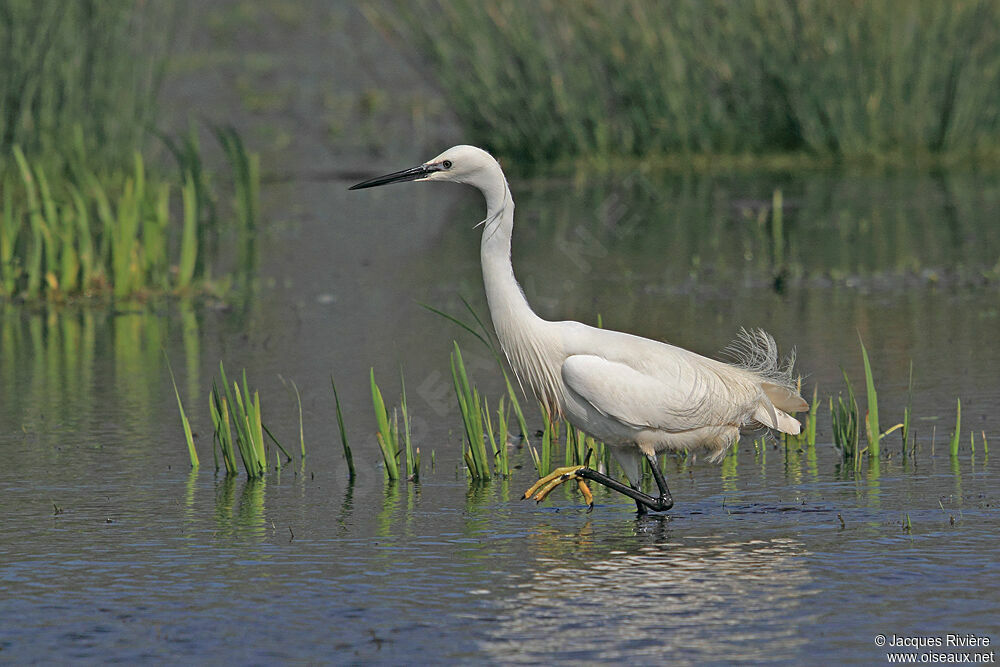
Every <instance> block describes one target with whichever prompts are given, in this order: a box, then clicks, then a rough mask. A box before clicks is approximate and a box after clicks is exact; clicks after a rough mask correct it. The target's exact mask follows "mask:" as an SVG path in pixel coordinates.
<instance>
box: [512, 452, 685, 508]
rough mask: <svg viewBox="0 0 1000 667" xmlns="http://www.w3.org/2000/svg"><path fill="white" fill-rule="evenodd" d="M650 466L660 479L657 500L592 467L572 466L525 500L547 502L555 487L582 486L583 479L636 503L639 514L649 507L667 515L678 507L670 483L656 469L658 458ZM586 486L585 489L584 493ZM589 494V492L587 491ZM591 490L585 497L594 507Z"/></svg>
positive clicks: (541, 482) (558, 471) (651, 459)
mask: <svg viewBox="0 0 1000 667" xmlns="http://www.w3.org/2000/svg"><path fill="white" fill-rule="evenodd" d="M646 458H647V460H649V463H650V466H651V467H652V468H653V478H654V479H655V480H656V486H657V487H659V490H660V496H659V497H658V498H654V497H653V496H651V495H649V494H646V493H643V492H642V491H640V490H639V489H636V488H634V487H632V486H629V485H627V484H624V483H622V482H619V481H618V480H617V479H615V478H614V477H608V476H607V475H605V474H604V473H600V472H597V471H596V470H593V469H592V468H587V467H585V466H568V467H565V468H557V469H556V470H554V471H553V472H552V473H551V474H549V475H546V476H545V477H543V478H542V479H540V480H538V481H537V482H535V484H534V486H532V487H531V488H530V489H528V490H527V491H525V493H524V497H525V499H527V498H531V497H532V494H534V497H535V501H536V502H541V501H542V500H545V497H546V496H548V495H549V493H551V492H552V490H553V489H554V488H556V487H557V486H559V485H560V484H563V483H564V482H568V481H569V480H571V479H575V480H577V482H578V483H580V482H581V481H582V480H590V481H592V482H597V483H598V484H602V485H604V486H606V487H608V488H609V489H612V490H614V491H617V492H618V493H621V494H623V495H626V496H628V497H629V498H631V499H632V500H634V501H635V504H636V507H637V508H638V511H639V514H645V513H646V508H649V509H651V510H653V511H654V512H665V511H666V510H668V509H670V508H671V507H673V506H674V500H673V498H671V496H670V490H669V489H668V488H667V481H666V480H665V479H664V478H663V473H661V472H660V469H659V468H658V467H657V466H656V457H653V456H648V457H646ZM584 488H585V487H581V489H580V490H581V491H583V489H584ZM587 491H589V489H588V490H587ZM587 491H583V493H584V497H586V498H587V501H588V504H589V505H590V506H591V507H593V502H594V501H593V496H589V494H588V492H587Z"/></svg>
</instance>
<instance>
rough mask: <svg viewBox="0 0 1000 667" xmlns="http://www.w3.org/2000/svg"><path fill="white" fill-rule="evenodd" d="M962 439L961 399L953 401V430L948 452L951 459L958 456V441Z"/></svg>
mask: <svg viewBox="0 0 1000 667" xmlns="http://www.w3.org/2000/svg"><path fill="white" fill-rule="evenodd" d="M961 437H962V399H960V398H958V399H955V430H954V431H952V433H951V440H950V441H949V446H948V451H949V453H950V454H951V456H952V457H956V456H958V440H959V438H961Z"/></svg>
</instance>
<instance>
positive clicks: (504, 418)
mask: <svg viewBox="0 0 1000 667" xmlns="http://www.w3.org/2000/svg"><path fill="white" fill-rule="evenodd" d="M509 416H510V415H509V413H508V409H507V407H506V405H505V403H504V399H503V397H500V400H499V401H498V402H497V415H496V420H497V425H496V429H494V427H493V417H492V416H491V415H490V408H489V404H488V401H487V400H486V399H483V424H484V425H485V426H486V435H487V436H488V437H489V440H490V448H491V449H492V450H493V468H494V470H496V474H497V475H499V476H500V477H503V478H504V479H508V478H509V477H510V453H509V452H508V451H507V438H508V433H509V426H508V418H509Z"/></svg>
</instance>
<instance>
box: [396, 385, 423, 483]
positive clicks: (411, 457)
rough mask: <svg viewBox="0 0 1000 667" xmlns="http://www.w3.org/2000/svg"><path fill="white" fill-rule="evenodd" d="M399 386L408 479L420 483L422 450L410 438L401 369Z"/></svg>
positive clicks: (408, 416)
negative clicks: (415, 446) (414, 445)
mask: <svg viewBox="0 0 1000 667" xmlns="http://www.w3.org/2000/svg"><path fill="white" fill-rule="evenodd" d="M399 386H400V390H401V392H402V393H401V396H400V399H399V401H400V407H399V410H400V412H401V413H402V415H403V444H404V448H405V450H406V478H407V479H408V480H410V481H413V482H419V481H420V448H419V447H417V448H416V449H414V448H413V440H412V438H411V437H410V412H409V410H408V409H407V407H406V380H404V379H403V369H402V367H400V369H399Z"/></svg>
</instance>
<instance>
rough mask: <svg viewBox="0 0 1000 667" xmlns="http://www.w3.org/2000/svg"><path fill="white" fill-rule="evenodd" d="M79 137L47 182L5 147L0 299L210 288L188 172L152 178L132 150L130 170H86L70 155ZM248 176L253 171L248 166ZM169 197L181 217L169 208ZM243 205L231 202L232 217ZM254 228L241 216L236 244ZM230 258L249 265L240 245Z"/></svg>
mask: <svg viewBox="0 0 1000 667" xmlns="http://www.w3.org/2000/svg"><path fill="white" fill-rule="evenodd" d="M82 142H83V140H82V138H81V137H80V135H77V143H76V144H74V145H73V146H70V147H68V148H67V149H66V150H67V152H68V153H69V154H72V155H75V157H72V158H71V167H70V168H66V169H62V170H59V171H57V172H56V173H57V174H58V179H56V180H52V179H51V178H50V174H51V173H52V172H51V170H50V169H49V168H47V167H46V166H45V162H44V161H43V160H37V161H32V160H30V159H29V158H28V156H27V155H26V154H25V152H24V151H22V150H21V148H20V147H19V146H14V147H13V149H12V151H11V154H12V156H13V163H14V164H15V166H16V173H12V172H10V171H7V172H4V171H3V170H2V169H0V187H2V189H3V194H2V205H0V298H3V297H6V298H12V297H20V298H25V299H37V298H41V297H48V298H63V297H67V296H75V295H80V294H83V295H94V294H107V293H110V294H111V295H112V296H114V297H115V298H119V299H121V298H127V297H130V296H133V295H141V294H148V293H159V292H165V291H166V292H185V291H189V290H190V289H192V288H193V287H196V286H197V287H200V288H211V287H212V284H211V282H210V277H211V276H210V273H209V266H208V264H209V262H208V259H207V254H208V250H209V249H208V248H207V247H206V246H205V245H204V243H201V241H200V238H199V235H200V234H201V231H200V229H201V228H202V227H203V225H204V224H206V223H205V221H206V220H207V219H208V215H207V214H206V213H205V211H206V209H207V208H208V204H207V203H206V201H205V200H204V198H203V196H202V195H199V194H198V193H199V186H198V184H197V182H196V181H195V180H194V176H192V175H191V173H187V174H185V175H183V178H182V183H181V184H180V185H179V186H174V185H173V184H172V183H171V182H169V181H166V180H162V179H160V178H159V177H152V176H151V175H150V174H149V173H148V172H147V169H146V165H145V161H144V160H143V158H142V156H141V154H139V153H138V152H136V153H134V154H133V156H132V165H131V167H130V168H129V169H124V168H120V169H112V170H105V171H100V172H98V171H93V170H91V169H90V167H89V166H88V163H87V160H86V157H85V156H81V155H77V154H78V153H80V152H81V151H83V150H84V149H83V143H82ZM240 173H242V172H241V171H240V170H238V169H235V168H234V174H236V175H237V177H239V178H242V176H239V174H240ZM250 175H251V176H252V177H253V178H257V176H256V172H255V171H254V170H250ZM244 189H246V190H247V191H248V194H245V195H244V198H247V197H256V193H257V190H256V188H255V187H248V188H244ZM177 194H179V197H180V200H181V201H180V203H181V206H180V207H179V210H178V214H179V215H180V217H181V220H180V224H176V221H175V219H174V217H173V215H174V214H172V210H173V207H172V206H171V201H172V199H174V198H175V197H176V196H177ZM248 206H249V204H247V205H240V206H238V211H240V213H239V216H243V215H244V213H242V211H243V209H244V208H247V207H248ZM178 228H179V230H178ZM174 230H178V231H174ZM178 232H179V238H176V236H177V234H178ZM253 235H254V228H253V227H252V226H247V225H246V224H243V223H241V224H240V225H239V226H238V228H237V229H236V230H235V236H236V238H237V241H238V243H239V245H240V247H241V248H246V247H251V248H252V244H250V242H249V241H247V240H246V239H249V238H251V237H252V236H253ZM239 261H240V262H241V264H240V265H241V266H242V265H243V264H242V263H243V262H250V263H252V261H253V259H252V253H251V252H250V251H241V258H240V260H239Z"/></svg>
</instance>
